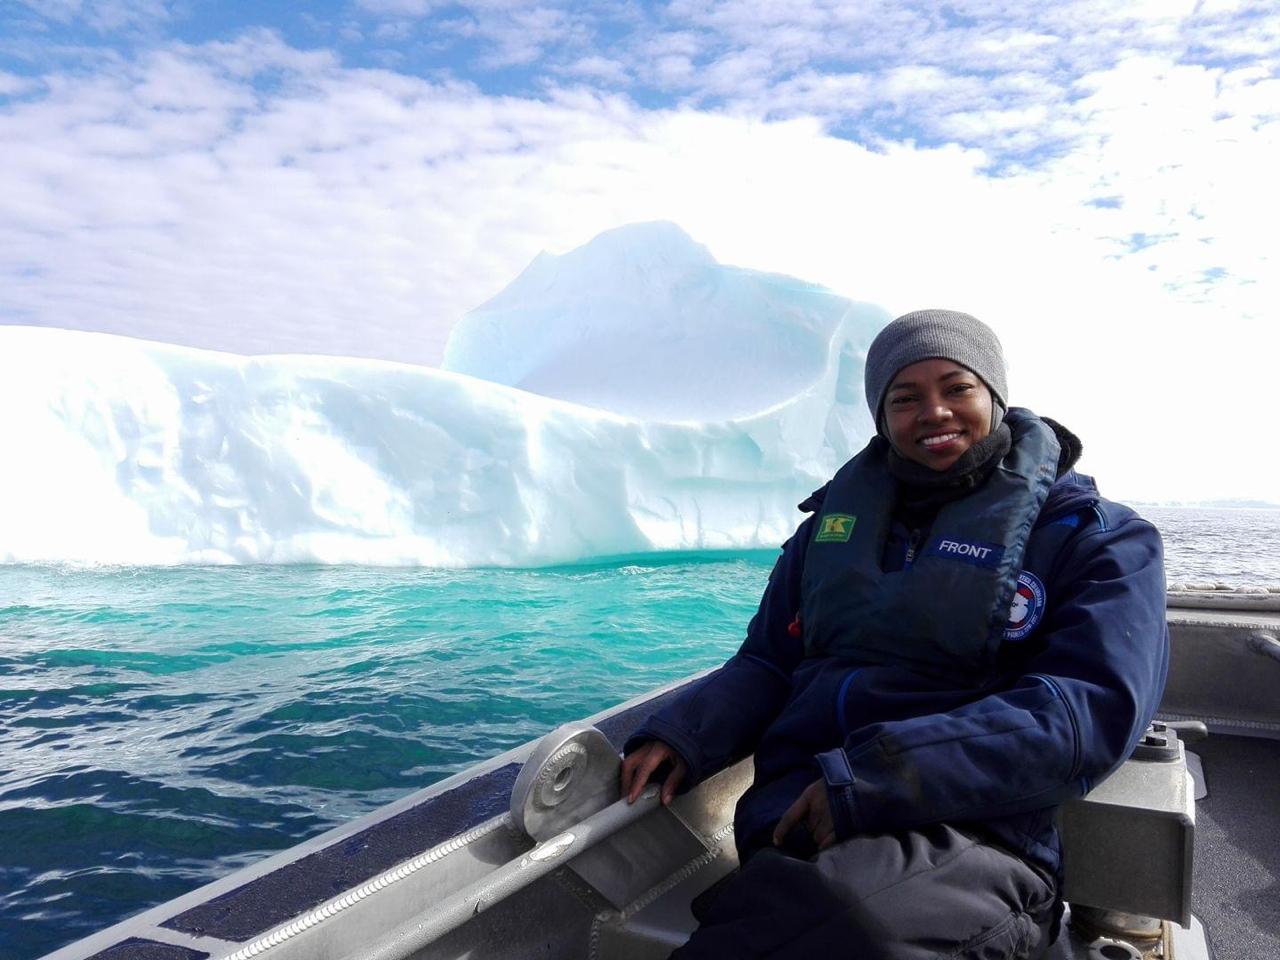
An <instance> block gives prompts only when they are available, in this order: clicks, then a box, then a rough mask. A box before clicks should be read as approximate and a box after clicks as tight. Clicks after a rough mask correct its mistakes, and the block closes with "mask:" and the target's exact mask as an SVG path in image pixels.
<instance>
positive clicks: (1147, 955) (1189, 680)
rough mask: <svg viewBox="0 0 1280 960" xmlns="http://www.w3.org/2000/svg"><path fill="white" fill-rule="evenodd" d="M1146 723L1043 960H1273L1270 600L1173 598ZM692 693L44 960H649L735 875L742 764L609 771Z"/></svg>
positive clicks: (626, 709) (1277, 828) (558, 735)
mask: <svg viewBox="0 0 1280 960" xmlns="http://www.w3.org/2000/svg"><path fill="white" fill-rule="evenodd" d="M1168 621H1169V627H1170V637H1171V649H1172V658H1171V665H1170V673H1169V679H1168V684H1167V687H1166V690H1165V694H1164V698H1163V700H1162V703H1161V706H1160V711H1159V714H1158V718H1157V722H1156V723H1154V724H1153V725H1152V726H1151V728H1150V729H1148V731H1147V733H1146V735H1145V736H1144V737H1143V739H1142V741H1141V742H1140V743H1139V745H1138V747H1137V749H1136V750H1135V751H1134V754H1133V756H1131V757H1130V758H1129V759H1128V760H1126V761H1125V763H1123V764H1121V766H1120V767H1118V768H1117V769H1116V770H1115V771H1114V772H1113V773H1112V775H1111V776H1109V777H1108V778H1107V779H1105V780H1104V781H1102V782H1101V783H1099V784H1098V785H1097V786H1095V787H1094V788H1093V790H1092V791H1091V792H1090V793H1089V794H1088V795H1087V796H1086V797H1084V798H1082V799H1080V800H1077V801H1073V802H1071V803H1068V804H1066V805H1064V806H1063V808H1062V810H1061V825H1062V833H1063V843H1064V862H1065V885H1064V898H1065V899H1066V901H1067V903H1068V907H1067V917H1066V920H1065V922H1064V925H1063V928H1062V933H1061V935H1060V936H1059V938H1058V939H1057V941H1056V942H1055V943H1054V944H1053V946H1052V947H1051V948H1050V950H1049V952H1048V954H1047V955H1046V958H1047V960H1068V958H1071V960H1085V958H1088V960H1139V958H1143V960H1157V958H1158V960H1202V958H1203V960H1208V958H1211V957H1221V958H1223V960H1232V958H1258V960H1275V958H1277V957H1280V895H1278V893H1280V841H1277V839H1276V838H1277V835H1278V834H1280V803H1277V798H1280V588H1269V589H1267V588H1254V589H1252V590H1248V589H1244V590H1242V589H1236V590H1228V589H1215V588H1214V586H1213V585H1212V584H1192V585H1179V586H1176V587H1172V588H1171V589H1170V591H1169V599H1168ZM699 676H701V674H699V675H695V676H693V677H689V678H686V679H684V680H681V681H679V682H677V683H674V684H671V685H669V686H667V687H663V688H660V689H657V690H654V691H651V692H650V693H648V694H645V695H643V696H641V697H638V698H636V699H634V700H631V701H628V702H626V703H623V704H619V705H618V706H615V707H613V708H611V709H608V710H605V711H603V712H601V713H599V714H596V715H595V716H592V717H587V718H584V719H583V720H582V721H580V722H577V723H573V724H569V725H566V726H564V727H560V728H558V729H556V730H553V731H551V732H549V733H548V734H547V735H546V736H544V737H543V738H541V739H540V740H538V741H534V742H531V743H528V744H525V745H524V746H522V747H519V748H517V749H514V750H511V751H508V752H506V753H503V754H501V755H500V756H496V757H493V758H492V759H490V760H488V761H486V762H484V763H481V764H479V765H477V766H475V767H473V768H471V769H469V770H467V771H465V772H463V773H460V774H457V775H455V776H453V777H450V778H449V779H447V780H444V781H442V782H440V783H437V784H434V785H432V786H430V787H428V788H426V789H424V790H421V791H418V792H416V793H414V794H411V795H410V796H407V797H404V798H402V799H401V800H399V801H397V802H395V803H392V804H390V805H388V806H386V807H383V808H381V809H379V810H377V811H375V812H373V813H371V814H368V815H366V816H364V817H361V818H359V819H356V820H353V821H351V822H350V823H347V824H345V825H343V826H341V827H339V828H336V829H334V830H331V831H329V832H327V833H324V834H322V835H320V836H317V837H314V838H312V839H310V840H308V841H306V842H304V843H301V844H299V845H297V846H295V847H293V848H291V849H289V850H286V851H283V852H281V853H278V854H276V855H274V856H270V857H268V858H266V859H263V860H262V861H260V862H258V863H256V864H253V865H251V866H248V867H246V868H243V869H241V870H239V871H237V872H235V873H232V874H230V875H228V876H226V877H223V878H221V879H219V880H217V881H215V882H213V883H210V884H207V885H206V886H203V887H201V888H199V889H197V890H194V891H192V892H190V893H188V894H185V895H184V896H181V897H178V898H176V899H174V900H172V901H170V902H168V903H165V904H162V905H160V906H157V907H153V908H151V909H149V910H146V911H145V912H143V913H140V914H138V915H137V916H135V917H132V918H130V919H127V920H125V921H123V922H121V923H118V924H115V925H113V926H111V927H109V928H107V929H105V930H102V931H100V932H98V933H95V934H93V935H91V936H89V937H86V938H84V939H82V940H80V941H78V942H76V943H73V944H70V945H69V946H66V947H63V948H61V949H59V950H57V951H55V952H54V953H51V954H49V955H48V960H206V958H207V960H250V958H255V957H262V958H265V960H295V958H307V960H393V958H403V957H413V958H421V960H428V958H430V960H446V958H449V960H461V958H494V960H505V958H526V957H533V956H537V957H547V958H574V960H586V958H592V960H596V958H600V960H615V958H616V960H651V958H652V960H656V958H660V957H665V956H667V954H668V953H670V951H671V950H672V949H674V948H675V947H676V946H678V945H679V944H681V943H683V942H684V940H685V939H686V938H687V937H688V936H689V934H690V932H691V931H692V930H693V929H694V927H695V925H696V921H695V920H694V917H693V914H692V912H691V910H690V904H691V902H692V901H693V899H694V898H695V897H696V896H697V895H698V894H699V893H701V892H703V891H704V890H706V889H707V888H709V887H710V886H711V885H712V884H713V883H715V882H716V881H717V880H719V879H721V878H722V877H724V876H726V875H728V874H729V873H730V872H731V871H732V870H734V869H735V868H736V866H737V855H736V852H735V850H734V846H733V840H732V820H733V810H734V804H735V802H736V800H737V798H738V797H739V796H740V795H741V793H742V791H743V790H744V789H745V788H746V787H747V785H748V784H749V783H750V782H751V775H752V767H751V759H750V758H747V759H744V760H742V761H740V762H739V763H737V764H735V765H733V766H731V767H729V768H728V769H726V770H723V771H721V772H720V773H718V774H716V775H715V776H713V777H711V778H709V779H707V780H706V781H704V782H703V783H701V784H699V785H698V786H697V787H695V788H694V789H692V790H690V791H688V792H687V793H685V794H683V795H680V796H678V797H676V798H675V800H674V801H673V802H672V804H671V805H670V806H669V807H663V806H662V805H661V804H660V803H659V802H658V800H657V796H656V788H654V787H652V786H650V787H649V788H647V789H646V791H645V793H644V795H643V796H642V797H641V799H640V800H639V801H637V802H636V803H635V804H634V805H629V804H627V803H626V802H625V801H624V800H620V799H619V797H618V765H619V757H618V750H619V749H620V748H621V746H622V745H623V743H624V742H625V741H626V739H627V737H628V735H629V734H630V733H631V732H632V731H633V730H635V729H636V728H637V727H638V725H639V724H640V723H641V722H642V721H643V720H644V719H645V718H646V717H647V716H648V715H649V714H650V713H651V712H652V711H653V710H654V709H656V708H658V707H659V706H661V705H662V704H663V703H664V702H666V701H668V700H669V699H670V698H672V697H675V696H677V695H678V694H679V692H680V691H681V690H682V689H683V688H684V687H685V686H686V685H687V684H689V683H693V682H696V680H697V679H698V677H699Z"/></svg>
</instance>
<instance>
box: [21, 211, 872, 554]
mask: <svg viewBox="0 0 1280 960" xmlns="http://www.w3.org/2000/svg"><path fill="white" fill-rule="evenodd" d="M887 320H888V315H887V314H886V313H885V312H884V311H883V310H881V309H879V308H877V307H873V306H868V305H863V304H855V303H851V302H850V301H847V300H844V299H842V298H840V297H837V296H835V295H834V294H832V293H830V292H829V291H826V290H823V289H822V288H819V287H815V286H812V285H809V284H805V283H801V282H799V281H796V280H792V279H789V278H785V277H779V276H773V275H768V274H761V273H757V272H753V271H749V270H742V269H735V268H731V267H725V266H720V265H718V264H716V263H715V261H714V260H713V259H712V258H711V256H710V254H709V253H708V252H707V251H706V250H705V249H704V248H702V247H700V246H698V245H697V244H695V243H694V242H693V241H691V240H690V239H689V238H688V237H687V236H685V235H684V234H683V233H682V232H681V231H679V229H678V228H676V227H674V226H672V225H670V224H640V225H635V226H631V227H625V228H621V229H619V230H615V231H611V232H610V233H607V234H604V235H602V236H600V237H597V238H596V239H595V240H593V241H592V242H591V243H589V244H587V245H586V246H584V247H582V248H580V249H578V250H575V251H572V252H570V253H568V254H565V255H563V256H560V257H551V256H548V255H545V254H544V255H542V256H540V257H539V258H537V259H536V260H535V261H534V262H533V263H532V264H531V265H530V266H529V268H528V269H526V270H525V271H524V273H523V274H521V276H520V277H518V278H517V279H516V280H515V281H514V282H513V283H512V284H511V285H510V286H509V287H508V288H507V289H506V290H504V291H502V292H501V293H500V294H498V296H496V297H494V298H493V300H491V301H490V302H489V303H487V304H485V305H484V306H482V307H480V308H479V309H477V310H475V311H473V312H472V313H471V314H469V315H468V316H466V317H464V318H463V319H462V320H461V321H460V322H459V324H458V325H457V328H456V330H455V332H454V334H453V336H452V338H451V340H450V342H449V346H448V350H447V353H446V359H445V366H446V368H447V369H441V370H437V369H431V368H424V367H415V366H409V365H402V364H395V363H388V362H383V361H373V360H352V359H335V358H331V357H312V356H271V357H243V356H237V355H232V354H222V353H212V352H207V351H199V350H193V349H188V348H182V347H174V346H168V345H164V344H156V343H149V342H143V341H137V340H131V339H127V338H123V337H114V336H108V335H104V334H91V333H79V332H71V331H63V330H53V329H45V328H34V327H16V326H9V327H5V326H0V444H2V449H4V450H5V451H6V452H7V458H6V463H5V465H4V467H3V469H2V470H0V561H4V562H36V563H39V562H64V561H70V562H75V563H121V564H151V563H159V564H165V563H228V562H230V563H253V562H270V563H293V562H322V563H360V564H428V565H438V566H457V565H467V566H472V565H533V564H546V563H557V562H569V561H575V560H581V559H585V558H590V557H599V556H610V555H619V554H628V553H636V552H646V551H654V550H689V549H714V548H749V547H774V546H776V545H777V544H779V543H780V542H781V541H782V540H783V539H785V538H786V537H787V536H788V535H789V534H790V532H791V530H792V529H793V528H794V526H795V523H796V522H797V520H798V519H799V516H800V515H799V514H798V512H797V511H796V509H795V504H796V502H797V500H799V499H800V498H801V497H802V496H803V495H804V494H805V493H807V492H808V491H809V490H811V489H812V488H814V487H815V486H817V485H818V484H820V483H821V482H822V481H823V480H825V479H826V478H827V477H828V476H829V475H830V474H831V472H832V471H833V470H834V469H835V467H837V466H838V465H839V464H840V463H841V462H843V460H844V459H846V458H847V457H848V456H849V454H850V453H851V452H853V451H854V450H856V449H857V448H858V447H860V446H861V445H862V443H864V442H865V439H866V437H867V435H868V431H869V430H870V421H869V418H868V417H867V414H866V411H865V409H864V407H863V403H862V390H861V382H862V357H863V355H864V353H865V349H866V346H867V345H868V344H869V343H870V340H871V338H872V337H873V336H874V335H875V332H876V331H877V330H878V329H879V328H880V327H881V326H882V325H883V324H884V323H885V322H886V321H887Z"/></svg>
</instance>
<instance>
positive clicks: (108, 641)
mask: <svg viewBox="0 0 1280 960" xmlns="http://www.w3.org/2000/svg"><path fill="white" fill-rule="evenodd" d="M1143 512H1144V513H1145V514H1146V515H1147V516H1149V517H1150V518H1151V519H1153V520H1154V521H1155V522H1156V523H1157V524H1158V525H1159V526H1160V527H1161V529H1162V531H1163V532H1164V534H1165V541H1166V549H1167V554H1168V577H1169V580H1170V582H1185V581H1193V582H1206V581H1219V582H1225V583H1229V584H1236V585H1244V584H1280V511H1267V510H1212V511H1209V510H1183V509H1156V508H1146V509H1144V511H1143ZM774 556H775V553H774V552H772V551H761V552H753V553H740V554H723V553H721V554H699V555H677V556H665V557H654V556H648V557H633V558H628V559H620V560H616V561H613V562H609V563H601V564H595V565H581V566H570V567H560V568H553V569H541V570H464V571H441V570H423V569H379V568H363V567H214V568H210V567H201V568H192V567H181V568H113V569H94V570H83V569H81V570H77V569H69V568H56V567H0V958H4V960H9V958H28V957H34V956H39V955H41V954H43V953H45V952H47V951H50V950H53V949H55V948H56V947H58V946H60V945H63V944H65V943H67V942H69V941H72V940H75V939H78V938H79V937H82V936H85V935H87V934H89V933H91V932H93V931H95V930H97V929H99V928H101V927H103V926H105V925H107V924H110V923H113V922H115V921H117V920H120V919H123V918H124V917H127V916H129V915H131V914H134V913H137V912H138V911H140V910H142V909H144V908H145V907H147V906H150V905H152V904H155V903H159V902H162V901H164V900H167V899H170V898H172V897H175V896H177V895H179V894H181V893H183V892H185V891H187V890H190V889H191V888H193V887H196V886H198V885H200V884H202V883H206V882H208V881H209V880H212V879H214V878H216V877H218V876H220V875H222V874H224V873H227V872H228V871H230V870H233V869H235V868H237V867H240V866H243V865H244V864H247V863H250V862H252V861H253V860H255V859H257V858H259V857H261V856H263V855H264V854H267V853H269V852H271V851H274V850H278V849H281V848H284V847H288V846H291V845H292V844H294V843H297V842H298V841H300V840H302V839H304V838H306V837H309V836H312V835H314V834H316V833H319V832H321V831H323V830H325V829H328V828H330V827H332V826H334V825H336V824H338V823H341V822H343V821H345V820H348V819H350V818H351V817H354V816H357V815H359V814H361V813H365V812H367V811H369V810H372V809H374V808H375V807H378V806H381V805H382V804H385V803H388V802H390V801H391V800H394V799H396V798H397V797H400V796H402V795H404V794H406V793H408V792H410V791H412V790H415V789H418V788H421V787H424V786H427V785H429V784H431V783H433V782H435V781H436V780H439V779H441V778H443V777H445V776H448V775H449V774H452V773H455V772H457V771H459V770H461V769H464V768H465V767H467V766H468V765H470V764H472V763H474V762H476V761H478V760H481V759H483V758H485V757H488V756H492V755H493V754H496V753H499V752H501V751H503V750H506V749H508V748H510V747H513V746H516V745H518V744H520V743H522V742H524V741H526V740H529V739H532V738H534V737H536V736H538V735H540V734H541V733H544V732H545V731H547V730H549V729H550V728H552V727H554V726H555V725H556V724H559V723H562V722H565V721H567V720H572V719H576V718H579V717H582V716H584V715H587V714H590V713H593V712H595V711H597V710H600V709H603V708H604V707H606V706H609V705H611V704H614V703H617V702H619V701H622V700H626V699H628V698H630V697H632V696H635V695H637V694H639V693H641V692H643V691H645V690H647V689H649V688H651V687H653V686H656V685H658V684H661V683H665V682H667V681H670V680H674V679H677V678H679V677H682V676H685V675H687V674H689V673H692V672H694V671H696V670H699V669H702V668H703V667H707V666H711V665H713V664H715V663H717V662H719V661H721V660H723V659H724V658H725V657H727V656H728V655H729V654H730V653H732V652H733V650H734V649H735V648H736V647H737V644H738V643H739V641H740V639H741V636H742V632H743V629H744V627H745V625H746V623H747V621H748V619H750V617H751V614H752V612H753V611H754V609H755V605H756V602H757V600H758V599H759V595H760V592H761V591H762V589H763V588H764V585H765V582H766V580H767V578H768V574H769V569H770V567H771V565H772V563H773V558H774Z"/></svg>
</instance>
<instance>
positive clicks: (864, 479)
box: [801, 407, 1059, 684]
mask: <svg viewBox="0 0 1280 960" xmlns="http://www.w3.org/2000/svg"><path fill="white" fill-rule="evenodd" d="M1005 422H1006V423H1007V424H1008V425H1009V428H1010V430H1011V431H1012V433H1013V445H1012V447H1011V449H1010V451H1009V453H1008V454H1007V455H1006V456H1005V458H1004V459H1003V460H1002V461H1001V462H1000V464H999V465H998V466H997V467H996V469H995V470H994V471H993V473H992V474H991V476H990V477H989V478H988V480H987V482H986V483H984V484H983V485H982V486H981V487H979V488H978V489H976V490H975V491H973V493H971V494H969V495H968V496H965V497H963V498H961V499H959V500H956V501H953V502H951V503H949V504H946V505H944V506H943V507H942V508H941V509H940V510H939V511H938V515H937V518H936V519H935V520H934V522H933V527H932V530H931V531H930V535H929V539H928V541H927V542H926V543H925V545H924V547H923V549H922V550H921V551H920V553H919V554H918V556H917V557H916V558H915V561H914V563H913V564H912V565H911V567H910V568H909V569H906V570H901V571H895V572H892V573H886V572H885V571H884V570H883V569H882V568H881V565H880V564H881V557H882V554H883V552H884V547H885V540H886V538H887V536H888V534H889V528H890V524H891V521H892V513H893V508H894V501H895V497H896V492H897V481H896V480H895V479H894V478H893V476H892V474H890V472H889V468H888V464H887V462H886V453H887V451H886V447H885V445H884V443H883V441H872V443H870V444H869V445H868V446H867V447H866V448H865V449H864V450H863V451H862V452H861V453H859V454H858V455H857V456H856V457H854V458H853V459H852V460H850V461H849V462H848V463H846V464H845V465H844V466H843V467H841V468H840V470H839V471H838V472H837V473H836V475H835V477H834V478H833V479H832V481H831V484H830V486H829V487H828V488H827V491H826V496H825V499H824V501H823V506H822V513H821V515H820V516H819V518H818V522H817V523H815V524H814V526H813V531H814V532H813V536H812V538H811V539H810V541H809V544H808V547H807V549H806V553H805V562H804V575H803V579H802V581H801V594H802V596H801V622H802V624H803V630H804V644H805V653H806V655H808V656H823V657H840V658H843V659H848V660H853V661H858V662H862V663H879V664H894V665H898V666H902V667H904V668H906V669H909V670H912V671H914V672H917V673H921V674H925V675H931V676H940V677H945V678H948V679H951V680H953V681H955V680H958V681H961V682H965V683H971V684H977V683H980V682H981V681H982V680H983V679H984V678H986V677H987V676H989V675H990V673H991V671H992V670H993V668H995V666H996V658H997V653H998V651H999V648H1000V645H1001V642H1002V641H1003V639H1004V636H1005V629H1006V626H1007V625H1008V621H1009V608H1010V605H1011V603H1012V601H1013V597H1014V593H1015V591H1016V589H1017V578H1018V573H1019V571H1020V570H1021V569H1022V563H1023V554H1024V552H1025V550H1026V546H1027V540H1028V538H1029V536H1030V534H1031V529H1032V527H1033V526H1034V525H1035V522H1036V519H1037V517H1038V516H1039V514H1040V508H1041V507H1042V506H1043V505H1044V502H1045V498H1046V497H1047V496H1048V493H1049V488H1050V487H1051V486H1052V485H1053V482H1054V479H1055V477H1056V475H1057V467H1058V453H1059V445H1058V439H1057V437H1056V436H1055V435H1054V433H1053V430H1052V429H1050V427H1049V426H1048V425H1047V424H1045V423H1044V422H1043V421H1041V420H1040V419H1039V418H1038V417H1037V416H1035V414H1033V413H1031V412H1030V411H1029V410H1023V409H1020V408H1017V407H1014V408H1011V409H1010V410H1009V412H1008V414H1007V415H1006V417H1005Z"/></svg>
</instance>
